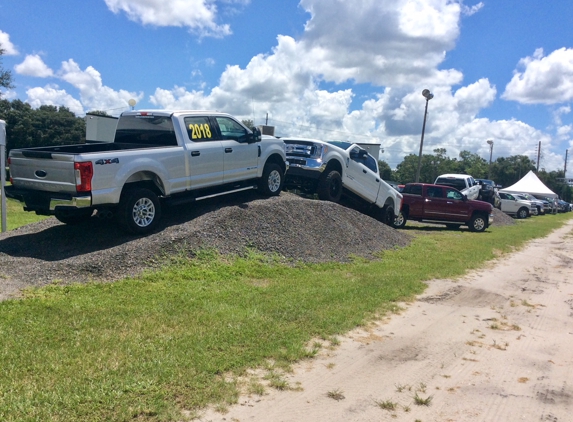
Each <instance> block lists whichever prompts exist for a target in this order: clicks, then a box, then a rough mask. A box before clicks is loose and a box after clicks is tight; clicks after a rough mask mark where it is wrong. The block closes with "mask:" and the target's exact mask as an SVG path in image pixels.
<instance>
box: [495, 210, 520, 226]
mask: <svg viewBox="0 0 573 422" xmlns="http://www.w3.org/2000/svg"><path fill="white" fill-rule="evenodd" d="M513 224H515V220H514V218H513V217H511V216H509V215H507V214H506V213H504V212H503V211H501V210H498V209H497V208H494V209H493V224H492V226H511V225H513Z"/></svg>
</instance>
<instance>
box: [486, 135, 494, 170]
mask: <svg viewBox="0 0 573 422" xmlns="http://www.w3.org/2000/svg"><path fill="white" fill-rule="evenodd" d="M487 143H488V144H489V167H488V168H487V178H488V179H490V175H491V156H492V154H493V141H492V140H491V139H488V141H487Z"/></svg>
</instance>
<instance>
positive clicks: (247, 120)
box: [241, 119, 255, 130]
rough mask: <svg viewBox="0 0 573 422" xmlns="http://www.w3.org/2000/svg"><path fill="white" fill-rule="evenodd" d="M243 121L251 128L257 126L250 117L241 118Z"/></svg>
mask: <svg viewBox="0 0 573 422" xmlns="http://www.w3.org/2000/svg"><path fill="white" fill-rule="evenodd" d="M241 122H242V123H243V124H244V125H245V126H247V127H248V128H249V129H251V130H252V129H253V128H254V127H255V122H253V121H252V120H250V119H245V120H241Z"/></svg>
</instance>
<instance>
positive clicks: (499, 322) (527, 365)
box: [200, 220, 573, 422]
mask: <svg viewBox="0 0 573 422" xmlns="http://www.w3.org/2000/svg"><path fill="white" fill-rule="evenodd" d="M572 229H573V220H571V221H569V222H568V224H566V225H565V226H564V227H562V228H561V229H559V230H557V231H555V232H553V233H552V234H551V235H549V236H548V237H546V238H543V239H539V240H535V241H532V242H531V243H529V244H528V246H527V247H526V248H524V249H523V250H521V251H519V252H516V253H514V254H511V255H505V256H503V257H502V258H500V259H498V260H496V261H493V262H491V263H489V264H488V267H487V268H486V269H483V270H481V271H476V272H473V273H471V274H469V275H467V276H465V277H463V278H461V279H457V280H434V281H431V282H430V283H429V287H428V289H427V291H426V292H425V293H424V295H423V296H420V297H419V300H418V301H417V302H414V303H412V304H405V305H404V308H405V310H404V311H403V312H402V313H401V314H399V315H392V316H390V317H388V318H386V319H385V320H384V321H380V322H378V323H376V324H373V325H372V327H370V328H368V329H367V330H360V331H355V332H352V333H349V335H348V336H347V337H345V338H342V339H341V344H340V346H338V347H337V348H336V349H335V350H331V351H327V350H325V351H324V353H323V354H322V355H321V356H320V357H318V358H317V359H314V360H312V361H309V362H304V363H302V364H300V365H298V366H297V367H296V368H295V371H294V373H293V374H292V375H289V376H288V377H287V379H288V381H289V383H290V385H292V386H297V385H298V386H300V389H299V391H286V392H282V391H276V390H272V391H269V390H270V389H267V390H268V394H267V395H265V396H262V397H260V396H256V395H253V396H251V397H242V398H241V399H240V401H239V404H238V405H235V406H233V407H231V408H230V409H228V410H229V411H228V412H227V413H225V414H221V413H217V412H214V411H208V412H206V413H205V414H203V415H202V417H201V418H200V421H202V422H207V421H212V422H219V421H234V422H237V421H240V422H247V421H257V422H258V421H260V422H263V421H264V422H307V421H308V422H310V421H312V422H316V421H329V422H332V421H340V422H342V421H344V422H349V421H360V422H366V421H377V422H378V421H411V422H414V421H421V422H430V421H440V422H444V421H457V422H459V421H487V422H491V421H503V422H510V421H552V422H557V421H559V422H566V421H573V231H572Z"/></svg>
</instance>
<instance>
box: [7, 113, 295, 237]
mask: <svg viewBox="0 0 573 422" xmlns="http://www.w3.org/2000/svg"><path fill="white" fill-rule="evenodd" d="M8 160H9V167H10V180H11V182H12V186H8V187H7V188H6V194H7V196H9V197H11V198H14V199H17V200H19V201H21V202H23V203H24V209H25V210H26V211H33V212H36V213H37V214H41V215H55V216H56V218H57V219H58V220H60V221H61V222H63V223H66V224H74V223H79V222H82V221H84V220H87V219H88V218H90V217H91V216H92V215H93V213H94V211H97V212H98V213H101V214H102V215H106V216H115V217H116V219H117V221H118V222H119V223H120V226H121V227H122V228H123V229H124V230H125V231H127V232H130V233H134V234H142V233H146V232H149V231H151V230H153V229H154V228H155V227H156V225H157V223H158V221H159V219H160V216H161V207H162V203H180V202H190V201H197V200H200V199H205V198H210V197H213V196H217V195H222V194H227V193H233V192H239V191H242V190H247V189H258V190H259V191H260V192H261V193H263V194H264V195H267V196H271V195H278V194H279V193H280V191H281V189H282V186H283V181H284V175H285V172H286V170H287V168H288V164H287V162H286V154H285V145H284V142H283V141H281V140H279V139H277V138H274V137H270V136H261V133H260V131H259V130H258V129H255V130H253V131H251V130H250V129H248V128H246V127H245V126H244V125H243V124H242V123H241V122H240V121H239V120H237V119H235V118H234V117H232V116H230V115H228V114H224V113H217V112H205V111H129V112H125V113H123V114H122V115H121V116H120V118H119V121H118V125H117V129H116V134H115V139H114V142H111V143H105V142H95V143H90V144H79V145H66V146H53V147H38V148H24V149H13V150H11V151H10V154H9V158H8Z"/></svg>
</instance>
